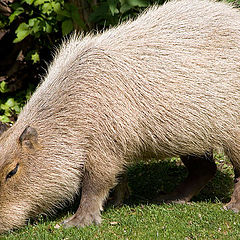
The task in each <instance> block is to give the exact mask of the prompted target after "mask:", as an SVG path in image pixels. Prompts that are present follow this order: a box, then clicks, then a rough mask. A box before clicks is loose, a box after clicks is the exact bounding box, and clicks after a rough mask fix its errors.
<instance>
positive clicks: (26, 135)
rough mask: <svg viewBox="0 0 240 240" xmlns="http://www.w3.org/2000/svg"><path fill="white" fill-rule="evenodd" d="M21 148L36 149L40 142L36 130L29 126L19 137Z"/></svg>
mask: <svg viewBox="0 0 240 240" xmlns="http://www.w3.org/2000/svg"><path fill="white" fill-rule="evenodd" d="M19 142H20V144H21V146H25V147H27V148H29V149H34V147H35V146H36V145H37V142H38V133H37V131H36V129H35V128H32V127H30V126H27V127H26V128H25V129H24V131H23V132H22V134H21V136H20V137H19Z"/></svg>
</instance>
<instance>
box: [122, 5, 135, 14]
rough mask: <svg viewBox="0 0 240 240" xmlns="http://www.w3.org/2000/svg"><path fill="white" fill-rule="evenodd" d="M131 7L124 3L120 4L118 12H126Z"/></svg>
mask: <svg viewBox="0 0 240 240" xmlns="http://www.w3.org/2000/svg"><path fill="white" fill-rule="evenodd" d="M131 8H132V6H130V5H128V4H126V3H124V4H123V5H122V6H121V8H120V12H121V13H125V12H127V11H128V10H130V9H131Z"/></svg>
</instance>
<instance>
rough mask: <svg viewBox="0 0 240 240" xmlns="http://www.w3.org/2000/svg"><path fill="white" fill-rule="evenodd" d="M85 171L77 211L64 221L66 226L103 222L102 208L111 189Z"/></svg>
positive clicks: (81, 225)
mask: <svg viewBox="0 0 240 240" xmlns="http://www.w3.org/2000/svg"><path fill="white" fill-rule="evenodd" d="M101 183H102V182H96V179H94V176H91V174H90V173H89V172H87V171H86V172H85V175H84V179H83V186H82V197H81V201H80V205H79V207H78V210H77V212H76V213H75V214H74V215H73V216H72V217H70V218H68V219H66V220H65V221H64V222H63V226H64V227H74V226H76V227H84V226H88V225H90V224H92V223H94V224H99V223H101V210H102V206H103V202H104V200H105V198H106V196H107V194H108V191H109V189H107V188H106V186H104V185H102V184H101Z"/></svg>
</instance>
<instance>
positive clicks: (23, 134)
mask: <svg viewBox="0 0 240 240" xmlns="http://www.w3.org/2000/svg"><path fill="white" fill-rule="evenodd" d="M18 128H19V127H18V126H17V125H14V126H13V127H12V128H10V129H8V130H7V131H6V132H4V133H3V134H2V135H1V136H0V152H1V155H0V233H2V232H5V231H8V230H11V229H15V228H18V227H20V226H23V225H25V224H26V222H27V220H28V219H31V218H34V217H36V216H37V215H38V214H41V213H46V212H47V213H53V212H54V210H55V209H56V208H58V207H62V206H63V204H64V203H66V202H69V201H72V200H73V198H74V196H75V194H76V193H77V192H78V189H79V184H78V183H80V177H79V176H80V174H79V172H77V170H76V169H73V168H72V166H70V164H69V163H68V162H67V160H66V159H67V158H66V159H64V158H59V156H58V155H55V154H54V151H50V149H51V148H54V147H55V146H54V144H50V145H48V144H47V143H45V142H44V140H43V139H41V140H40V139H39V135H38V132H37V130H36V129H35V128H33V127H31V126H26V127H25V128H24V130H21V131H19V129H18ZM60 149H61V147H60ZM64 161H65V162H64ZM64 166H65V167H67V168H68V169H67V170H66V169H65V168H64ZM78 170H79V171H80V169H78ZM71 183H72V184H71Z"/></svg>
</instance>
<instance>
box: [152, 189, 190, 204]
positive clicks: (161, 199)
mask: <svg viewBox="0 0 240 240" xmlns="http://www.w3.org/2000/svg"><path fill="white" fill-rule="evenodd" d="M189 200H190V199H187V198H185V197H183V196H182V195H179V194H176V193H175V192H173V193H169V194H163V195H160V196H158V197H157V198H155V199H153V201H152V202H153V203H155V204H163V203H167V204H169V203H179V204H183V203H186V202H188V201H189Z"/></svg>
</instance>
